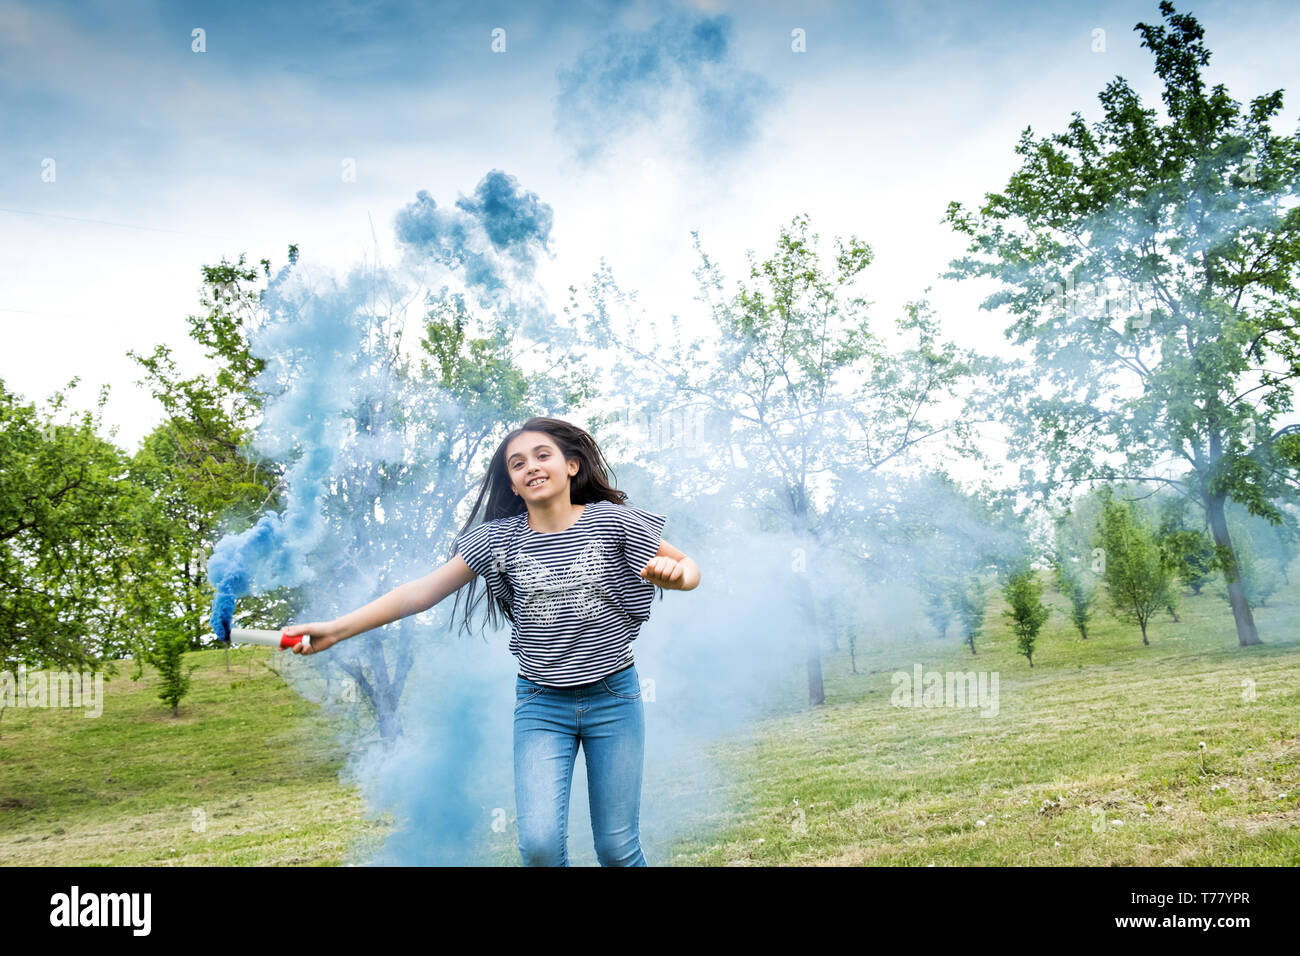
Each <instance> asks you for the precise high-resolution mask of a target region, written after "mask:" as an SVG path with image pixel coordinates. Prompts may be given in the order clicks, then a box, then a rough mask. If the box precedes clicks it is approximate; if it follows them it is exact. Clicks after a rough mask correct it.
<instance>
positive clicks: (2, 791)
mask: <svg viewBox="0 0 1300 956" xmlns="http://www.w3.org/2000/svg"><path fill="white" fill-rule="evenodd" d="M1212 592H1213V586H1211V587H1210V588H1207V589H1206V593H1205V594H1203V595H1202V596H1200V597H1191V596H1186V597H1185V600H1184V605H1183V607H1181V608H1180V611H1179V613H1180V616H1181V617H1182V622H1181V623H1174V622H1172V621H1171V620H1170V619H1169V616H1168V615H1167V614H1161V615H1159V616H1158V619H1157V620H1156V622H1155V623H1154V624H1153V625H1152V626H1151V628H1150V636H1151V646H1150V647H1144V646H1143V645H1142V641H1141V635H1140V634H1139V632H1138V630H1137V628H1136V627H1134V626H1130V625H1125V624H1121V623H1119V622H1117V621H1114V620H1112V619H1110V618H1109V617H1108V616H1107V615H1105V614H1104V613H1103V614H1100V615H1099V616H1098V619H1097V621H1096V623H1095V625H1094V627H1093V628H1091V629H1090V632H1089V638H1088V640H1086V641H1085V640H1081V639H1080V638H1079V636H1078V634H1077V633H1076V632H1073V630H1072V629H1071V627H1070V626H1069V624H1068V622H1067V621H1066V619H1065V618H1064V616H1063V614H1059V613H1058V614H1054V615H1053V617H1052V618H1051V619H1050V620H1049V622H1048V624H1047V625H1046V627H1045V628H1044V631H1043V633H1042V634H1041V635H1040V638H1039V644H1038V649H1037V650H1036V652H1035V654H1034V667H1033V668H1032V669H1031V668H1030V667H1029V665H1028V662H1027V661H1026V660H1025V658H1024V657H1023V656H1020V655H1018V654H1017V652H1016V649H1015V641H1014V639H1013V638H1012V636H1011V635H1010V633H1009V631H1008V630H1007V629H1006V627H1005V626H1004V624H1003V622H1002V619H1001V617H1000V614H1001V611H1002V610H1003V606H1002V605H1001V604H1000V603H998V602H996V601H995V602H994V603H993V604H991V606H990V608H989V617H988V622H989V623H988V626H987V634H986V636H985V637H984V638H982V639H981V640H980V641H979V642H978V644H977V647H978V650H979V653H978V654H977V655H975V656H972V655H971V654H970V652H969V650H967V649H965V647H964V645H959V644H958V643H957V640H958V638H957V637H956V636H955V633H954V634H953V635H952V636H949V637H947V638H945V639H942V640H940V639H938V638H936V637H934V636H933V635H932V634H930V635H917V636H914V637H911V638H906V637H905V638H904V639H902V640H900V641H899V642H897V643H894V644H892V645H888V646H881V645H879V644H877V643H876V641H875V638H874V637H873V636H872V635H870V634H866V633H864V634H862V635H861V636H860V637H859V641H858V644H859V649H858V655H857V673H853V672H852V671H851V668H850V662H849V655H848V650H847V648H841V649H840V650H839V651H836V652H829V651H828V652H827V653H826V654H825V656H824V658H823V669H824V674H825V681H826V698H827V703H826V704H825V705H824V706H822V707H820V708H816V709H809V708H807V707H806V706H802V704H801V700H802V698H804V697H805V696H806V692H805V690H804V686H805V685H804V681H805V677H804V675H803V673H802V672H795V673H791V674H790V675H789V677H788V679H787V680H786V681H785V682H784V683H783V684H782V685H781V686H776V687H773V688H771V691H770V693H771V699H772V701H773V707H772V709H771V711H770V713H769V714H768V716H767V717H766V718H764V719H763V720H762V721H761V723H760V724H759V725H758V726H757V727H755V728H754V730H753V732H752V734H750V735H748V736H747V737H746V738H745V739H743V740H733V741H725V742H719V743H717V744H715V745H714V746H713V748H712V756H713V759H715V760H716V761H717V762H718V763H719V765H720V766H721V767H722V768H723V774H722V776H723V777H724V778H725V779H728V780H730V781H731V783H730V785H729V789H728V792H726V793H725V794H724V795H723V797H722V799H721V800H713V801H709V802H708V803H709V805H710V806H712V807H715V808H716V807H718V806H720V807H721V808H722V809H720V810H718V809H714V810H711V811H709V812H707V813H704V814H701V816H700V818H699V819H697V820H695V821H693V822H692V823H690V824H689V825H684V826H686V827H687V829H686V835H685V836H683V837H681V838H679V839H678V840H677V841H676V843H675V845H673V846H672V847H671V849H670V850H669V851H667V852H665V853H662V854H658V855H655V856H654V858H652V860H651V862H654V863H665V862H666V863H672V864H676V865H699V864H706V865H764V864H795V865H825V864H830V865H842V864H902V865H919V866H925V865H929V864H935V865H940V866H943V865H961V864H978V865H1019V864H1060V865H1079V864H1084V865H1098V864H1099V865H1112V864H1114V865H1153V864H1155V865H1159V864H1183V865H1207V864H1226V865H1279V864H1282V865H1285V864H1292V865H1294V864H1296V863H1297V862H1300V827H1298V826H1297V824H1300V583H1297V584H1295V585H1293V586H1291V587H1290V588H1287V589H1284V590H1283V592H1281V593H1279V594H1277V595H1274V597H1273V598H1272V599H1271V600H1270V601H1269V604H1268V606H1267V607H1263V608H1259V609H1257V611H1256V621H1257V623H1258V625H1259V628H1260V632H1261V634H1263V635H1264V637H1265V640H1266V641H1267V642H1268V643H1266V644H1264V645H1261V646H1258V647H1252V648H1240V647H1238V646H1237V639H1236V635H1235V631H1234V629H1233V626H1232V618H1231V614H1230V613H1229V611H1228V608H1227V605H1226V603H1225V602H1223V601H1222V600H1221V599H1220V598H1218V597H1216V596H1214V594H1213V593H1212ZM1049 600H1050V601H1051V602H1052V603H1053V604H1054V605H1055V606H1056V607H1057V608H1058V609H1059V608H1063V607H1064V604H1063V602H1061V600H1060V598H1059V597H1058V596H1056V595H1055V594H1050V596H1049ZM867 646H870V650H869V651H867V650H864V647H867ZM230 657H231V662H232V663H231V670H230V671H229V672H227V670H226V667H225V663H224V655H223V653H222V652H220V651H204V652H198V653H193V654H189V655H187V660H188V661H189V662H192V663H197V664H198V665H199V667H198V670H196V671H195V672H194V684H193V688H192V690H191V692H190V695H189V696H188V697H186V698H185V700H183V701H182V703H181V708H180V717H179V718H173V717H172V716H171V712H170V709H169V708H167V707H166V706H165V705H163V704H162V703H161V702H160V701H158V699H157V697H156V694H157V678H156V676H155V675H154V674H153V673H152V671H149V670H148V669H147V673H146V676H145V677H144V678H143V679H142V680H141V681H139V682H132V681H131V680H130V678H129V673H130V668H131V665H130V664H129V663H127V664H125V665H123V669H122V673H121V675H120V676H118V677H116V678H114V679H113V680H111V681H106V682H105V685H104V692H105V697H106V700H105V703H104V708H103V715H102V716H101V717H98V718H96V719H87V718H86V717H85V716H84V714H83V712H82V711H80V710H75V709H58V708H49V709H27V708H10V709H8V710H6V711H5V712H4V714H3V717H2V718H0V863H4V864H7V865H96V864H104V865H114V866H118V865H170V864H182V865H261V866H265V865H294V864H308V865H332V864H339V863H345V862H361V861H363V860H364V859H365V858H366V852H367V849H368V848H370V847H373V846H374V845H376V844H377V843H378V842H379V841H382V839H383V837H384V835H385V833H386V832H387V829H386V827H387V821H379V822H372V821H369V820H367V819H366V818H365V816H364V809H365V808H364V806H363V804H362V801H361V799H360V797H359V795H358V794H357V793H356V792H354V791H352V790H350V789H346V788H344V787H342V786H340V783H339V776H338V774H339V770H340V768H341V767H342V765H343V761H344V759H345V757H346V754H344V753H343V752H341V751H339V750H338V748H337V745H336V744H335V742H334V741H335V739H336V736H335V733H334V730H333V728H332V727H331V726H329V725H328V724H327V723H326V719H325V718H324V717H323V716H322V711H321V710H320V709H319V708H318V707H317V706H316V705H315V704H314V703H312V702H310V701H307V700H304V699H303V698H301V697H299V696H298V695H296V694H295V693H294V692H293V691H291V690H290V689H289V688H288V687H287V686H286V685H285V683H284V682H283V681H282V680H281V678H280V676H279V675H278V674H277V673H276V672H275V670H274V669H272V668H273V667H282V666H286V664H285V663H284V658H278V659H274V662H273V663H271V664H270V666H268V662H272V661H273V659H272V657H271V652H270V651H269V650H266V649H262V648H244V649H240V650H237V651H235V652H232V653H231V655H230ZM916 662H920V663H921V664H922V665H923V667H924V668H925V670H926V671H929V670H931V669H935V670H940V671H968V670H972V669H982V670H987V671H996V672H997V673H998V675H999V699H998V713H997V715H996V716H994V717H982V716H980V711H979V709H978V708H947V707H921V708H906V707H896V706H893V705H892V704H891V701H890V697H891V693H892V691H893V684H892V683H891V680H890V677H891V674H893V673H894V672H895V671H905V672H907V673H909V674H910V673H911V671H912V666H913V664H914V663H916ZM301 663H304V662H294V663H291V664H289V665H288V666H296V665H297V664H301ZM1247 680H1248V681H1251V682H1253V684H1251V685H1250V687H1247V686H1243V681H1247ZM1251 688H1253V699H1248V698H1249V697H1250V696H1251V694H1250V693H1249V691H1250V689H1251ZM1201 742H1204V743H1205V745H1206V746H1205V749H1203V750H1202V749H1201V747H1200V746H1199V745H1200V743H1201ZM669 769H670V768H654V767H647V788H649V787H650V786H652V785H657V783H652V781H655V777H656V776H663V775H664V774H665V772H666V771H668V770H669ZM689 785H690V782H689V781H685V782H683V783H682V786H683V787H688V786H689ZM196 811H197V812H196ZM646 836H647V837H649V836H650V835H649V834H646ZM509 837H510V834H502V835H501V840H502V841H505V842H502V846H503V847H505V849H504V850H502V851H501V852H500V853H496V854H495V855H494V858H497V857H500V858H501V859H502V861H503V862H504V861H505V857H504V856H502V854H503V853H504V854H505V855H506V856H509V855H510V852H512V851H513V847H512V846H506V843H508V842H509V839H508V838H509ZM571 839H575V840H576V839H578V836H577V835H575V836H573V837H571ZM499 842H500V841H499ZM497 849H500V848H497ZM649 852H650V851H649V850H647V853H648V854H649Z"/></svg>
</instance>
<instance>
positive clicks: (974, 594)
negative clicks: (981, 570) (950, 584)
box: [952, 574, 988, 654]
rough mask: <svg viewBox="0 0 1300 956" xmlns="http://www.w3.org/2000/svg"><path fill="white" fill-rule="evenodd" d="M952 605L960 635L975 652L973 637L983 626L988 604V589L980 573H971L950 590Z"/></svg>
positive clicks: (978, 634) (972, 651)
mask: <svg viewBox="0 0 1300 956" xmlns="http://www.w3.org/2000/svg"><path fill="white" fill-rule="evenodd" d="M952 602H953V607H954V610H955V612H956V616H957V622H958V624H960V626H961V632H962V636H963V637H964V638H965V641H966V644H967V645H968V646H969V647H970V652H971V653H972V654H974V653H975V639H976V638H977V637H979V636H980V631H982V630H983V628H984V609H985V608H986V607H987V606H988V589H987V587H986V585H985V581H984V578H983V576H982V575H980V574H972V575H970V576H969V577H968V578H967V580H966V581H965V582H964V583H962V584H961V585H959V586H958V587H957V588H955V589H954V590H953V592H952Z"/></svg>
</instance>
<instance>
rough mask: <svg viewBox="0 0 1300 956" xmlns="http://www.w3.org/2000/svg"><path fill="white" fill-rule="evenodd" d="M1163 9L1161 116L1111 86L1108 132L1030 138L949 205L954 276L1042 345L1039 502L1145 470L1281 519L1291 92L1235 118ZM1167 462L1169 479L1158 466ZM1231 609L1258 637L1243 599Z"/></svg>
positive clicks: (1009, 410)
mask: <svg viewBox="0 0 1300 956" xmlns="http://www.w3.org/2000/svg"><path fill="white" fill-rule="evenodd" d="M1160 11H1161V14H1162V16H1163V17H1164V18H1165V19H1166V20H1167V21H1168V24H1169V27H1168V29H1166V28H1165V27H1163V26H1152V25H1148V24H1144V23H1139V24H1138V25H1137V29H1138V31H1139V32H1140V34H1141V36H1142V43H1143V46H1145V47H1147V48H1148V49H1150V50H1151V51H1152V53H1153V55H1154V58H1155V70H1156V73H1157V75H1158V76H1159V77H1160V79H1161V80H1162V81H1163V84H1164V89H1163V94H1162V95H1163V99H1164V104H1165V109H1166V113H1167V116H1168V121H1167V122H1162V121H1161V120H1160V118H1159V117H1158V115H1157V111H1156V110H1155V109H1154V108H1152V107H1148V106H1145V105H1144V104H1143V103H1142V101H1141V99H1140V98H1139V96H1138V94H1137V93H1136V92H1135V91H1134V90H1133V89H1132V88H1131V87H1130V86H1129V84H1128V82H1127V81H1126V80H1125V79H1123V78H1122V77H1116V78H1115V79H1114V80H1112V81H1111V82H1110V83H1109V84H1108V85H1107V86H1106V88H1105V89H1104V90H1103V91H1102V92H1101V94H1100V100H1101V105H1102V111H1103V116H1102V118H1101V120H1100V121H1098V122H1096V123H1094V124H1092V125H1089V124H1088V123H1086V122H1085V121H1084V119H1083V117H1082V116H1081V115H1080V114H1079V113H1077V112H1075V113H1074V114H1073V118H1072V120H1071V121H1070V122H1069V123H1068V124H1067V128H1066V130H1065V132H1062V133H1057V134H1052V135H1049V136H1047V137H1044V138H1036V137H1035V136H1034V134H1033V131H1032V130H1031V129H1029V128H1026V129H1025V131H1024V133H1023V134H1022V137H1021V140H1020V143H1019V144H1018V146H1017V148H1016V152H1017V154H1018V155H1019V156H1021V157H1022V159H1023V162H1022V165H1021V167H1020V169H1018V170H1017V171H1016V172H1015V173H1014V174H1012V176H1011V178H1010V181H1009V182H1008V183H1007V185H1006V187H1005V188H1004V189H1002V190H1001V191H999V192H992V193H987V194H986V197H985V202H984V204H983V205H982V206H981V207H980V208H979V210H978V211H975V212H973V211H970V210H967V209H965V208H963V206H962V205H961V204H960V203H958V202H952V203H950V204H949V207H948V214H947V221H948V222H949V223H950V224H951V225H952V227H953V228H954V229H955V230H956V231H958V232H960V233H962V234H964V235H966V236H968V237H969V239H970V245H969V247H968V254H967V255H966V256H965V257H963V258H960V259H957V260H954V262H953V263H952V269H951V270H950V271H949V272H948V273H947V275H948V276H949V277H953V278H967V277H986V278H993V279H995V280H998V281H999V282H1000V284H1001V287H1000V289H999V290H998V291H996V292H995V293H993V294H992V295H990V296H989V297H988V298H987V299H986V300H985V302H984V303H983V306H984V307H985V308H989V309H993V308H998V307H1001V306H1006V307H1007V308H1008V309H1009V310H1010V312H1011V314H1012V317H1013V318H1012V323H1011V325H1010V327H1009V328H1008V329H1007V336H1008V337H1010V338H1012V339H1013V341H1015V342H1016V343H1017V344H1022V345H1026V346H1028V347H1030V348H1032V350H1033V361H1032V364H1029V365H1026V366H1025V367H1023V368H1022V369H1021V370H1020V371H1019V372H1018V373H1016V374H1014V375H1011V376H1009V377H1008V382H1007V384H1006V387H1005V388H1003V389H1002V390H1001V394H1002V395H1003V396H1004V398H1005V402H1004V404H1005V409H1006V417H1007V421H1008V424H1010V426H1011V428H1012V432H1013V438H1012V441H1011V442H1010V454H1011V456H1012V458H1013V460H1016V459H1021V460H1024V461H1025V462H1035V461H1041V462H1043V463H1044V464H1045V466H1046V467H1045V468H1044V469H1043V471H1042V477H1041V479H1034V480H1030V481H1029V485H1030V490H1031V491H1032V492H1033V493H1035V494H1036V495H1041V496H1047V495H1049V494H1053V493H1060V492H1061V491H1062V489H1064V488H1066V487H1069V486H1073V485H1074V484H1077V483H1079V482H1098V481H1109V480H1113V479H1115V478H1118V477H1127V478H1136V479H1138V480H1144V481H1153V482H1161V483H1166V484H1173V485H1176V486H1177V487H1178V488H1179V489H1180V490H1181V491H1182V492H1183V493H1184V494H1185V495H1188V496H1190V497H1193V498H1195V499H1196V500H1197V501H1198V502H1200V504H1201V506H1202V507H1203V508H1205V510H1206V515H1207V517H1209V518H1210V519H1211V521H1212V522H1213V521H1215V520H1217V519H1216V518H1215V515H1216V514H1217V511H1218V509H1219V508H1220V507H1221V506H1222V503H1223V501H1224V500H1225V499H1229V500H1235V501H1238V502H1241V503H1243V504H1244V505H1246V506H1247V507H1248V509H1249V510H1250V511H1251V513H1252V514H1256V515H1260V516H1264V517H1266V518H1268V519H1269V520H1271V521H1278V520H1280V517H1281V515H1280V512H1279V510H1278V508H1277V506H1276V501H1277V499H1278V498H1279V497H1280V496H1282V495H1284V494H1287V493H1289V490H1294V488H1295V487H1296V480H1295V479H1296V469H1295V464H1296V461H1297V459H1298V456H1297V451H1296V444H1295V443H1294V442H1282V443H1280V444H1279V445H1278V446H1276V447H1275V445H1274V443H1273V441H1272V440H1271V438H1270V433H1271V432H1272V427H1273V426H1272V423H1273V422H1274V420H1275V419H1276V418H1277V416H1279V415H1280V414H1283V413H1285V412H1287V411H1288V410H1289V409H1290V408H1291V407H1292V404H1293V380H1294V379H1295V378H1296V377H1297V375H1298V374H1300V337H1298V336H1297V335H1296V334H1295V329H1296V328H1297V325H1300V288H1298V287H1297V276H1298V275H1300V270H1298V269H1297V267H1298V266H1300V207H1297V206H1296V205H1295V203H1294V197H1295V196H1296V194H1297V192H1300V137H1298V136H1295V135H1292V136H1279V135H1276V134H1274V132H1273V131H1272V130H1271V129H1270V125H1269V124H1270V122H1271V121H1272V120H1273V119H1274V118H1276V117H1277V116H1278V115H1279V113H1280V111H1281V109H1282V91H1281V90H1277V91H1275V92H1273V93H1269V94H1265V95H1261V96H1258V97H1256V98H1255V99H1253V100H1252V101H1251V102H1250V104H1249V107H1248V109H1246V110H1244V111H1243V110H1242V108H1241V105H1240V104H1239V103H1238V102H1236V101H1235V100H1233V99H1232V98H1231V97H1229V96H1228V94H1227V91H1226V90H1225V89H1224V87H1223V85H1222V84H1219V85H1216V86H1214V87H1213V88H1212V89H1207V87H1206V84H1205V82H1204V80H1203V78H1202V75H1201V68H1202V67H1204V66H1205V65H1206V64H1207V63H1208V62H1209V58H1210V52H1209V50H1208V49H1207V48H1206V47H1205V45H1204V43H1203V36H1204V31H1203V29H1202V28H1201V26H1200V24H1199V23H1198V22H1197V21H1196V19H1195V18H1194V17H1192V16H1190V15H1187V14H1178V13H1176V12H1175V10H1174V7H1173V5H1172V4H1170V3H1167V2H1164V3H1161V5H1160ZM1171 456H1172V457H1173V458H1174V459H1176V460H1178V461H1180V462H1182V463H1184V464H1185V472H1184V474H1183V475H1182V476H1180V477H1179V478H1177V479H1171V478H1169V477H1168V476H1167V475H1166V474H1164V473H1163V469H1157V468H1156V464H1157V463H1158V462H1160V461H1163V460H1166V459H1168V458H1170V457H1171ZM1117 459H1120V460H1118V461H1117ZM1157 471H1160V472H1161V473H1160V474H1157V473H1156V472H1157ZM1215 534H1216V540H1218V544H1219V545H1220V546H1221V547H1225V548H1228V549H1229V550H1230V549H1231V543H1230V541H1229V540H1226V539H1224V538H1223V537H1221V536H1220V532H1219V531H1216V532H1215ZM1224 534H1226V532H1225V533H1224ZM1231 564H1232V562H1231V561H1228V562H1226V563H1224V564H1223V567H1224V568H1225V571H1226V573H1227V574H1229V575H1230V574H1231V571H1230V570H1226V569H1230V568H1231ZM1233 609H1234V614H1235V615H1236V624H1237V631H1238V636H1239V640H1240V642H1241V643H1242V644H1251V643H1256V642H1257V641H1258V637H1257V635H1256V634H1255V626H1254V621H1253V619H1252V618H1251V616H1250V612H1249V608H1248V606H1247V605H1245V604H1244V603H1241V602H1235V601H1234V602H1233Z"/></svg>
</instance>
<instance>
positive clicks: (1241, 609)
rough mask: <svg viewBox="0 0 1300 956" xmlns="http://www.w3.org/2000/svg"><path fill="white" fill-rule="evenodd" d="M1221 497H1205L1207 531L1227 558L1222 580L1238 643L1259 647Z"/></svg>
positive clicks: (1242, 645) (1257, 634)
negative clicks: (1208, 527) (1226, 591)
mask: <svg viewBox="0 0 1300 956" xmlns="http://www.w3.org/2000/svg"><path fill="white" fill-rule="evenodd" d="M1223 500H1224V496H1223V495H1208V494H1207V495H1206V496H1205V513H1206V516H1207V517H1208V518H1209V521H1210V530H1211V531H1212V532H1213V533H1214V543H1215V544H1216V545H1218V546H1219V548H1220V549H1226V550H1223V551H1221V553H1222V554H1225V555H1226V556H1227V562H1228V567H1225V568H1223V579H1224V581H1225V582H1226V583H1227V585H1228V603H1229V604H1231V605H1232V618H1233V620H1234V621H1235V622H1236V624H1237V644H1238V646H1240V647H1248V646H1249V645H1251V644H1262V643H1263V641H1261V640H1260V639H1259V631H1257V630H1256V629H1255V615H1254V614H1252V613H1251V610H1250V602H1249V601H1247V600H1246V588H1245V587H1244V586H1243V585H1242V583H1241V572H1240V570H1239V569H1238V567H1237V552H1236V551H1234V550H1233V549H1232V540H1231V539H1230V538H1229V537H1228V520H1227V518H1226V517H1225V516H1224V513H1223Z"/></svg>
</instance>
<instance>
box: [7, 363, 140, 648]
mask: <svg viewBox="0 0 1300 956" xmlns="http://www.w3.org/2000/svg"><path fill="white" fill-rule="evenodd" d="M76 384H77V380H76V379H73V381H72V382H71V383H70V384H69V386H68V387H69V388H72V387H75V386H76ZM107 398H108V390H107V388H105V389H104V390H103V391H101V393H100V397H99V402H98V405H97V408H96V410H95V412H93V413H92V412H89V411H88V412H85V413H83V414H82V415H81V416H80V420H79V421H72V422H66V423H62V422H57V421H56V419H55V415H56V414H57V413H58V412H59V411H60V410H61V408H62V406H63V404H64V403H65V401H66V396H65V395H64V394H63V393H62V392H59V393H56V394H55V396H54V399H53V402H52V411H51V412H50V413H47V414H43V413H39V412H38V411H37V410H36V408H35V406H34V405H31V404H27V403H24V402H23V401H22V400H21V398H20V397H19V396H17V395H15V394H13V393H12V392H10V391H8V390H7V389H6V388H5V386H4V383H3V382H2V381H0V661H6V662H8V665H7V666H9V665H12V664H16V663H19V662H23V663H26V664H27V665H28V666H29V667H58V668H75V669H78V670H80V669H83V668H89V669H91V670H95V669H97V668H99V667H100V666H101V664H100V659H101V658H102V657H109V658H112V657H119V656H121V655H122V654H123V653H125V652H126V651H127V650H128V648H129V646H130V644H129V642H128V640H127V638H126V637H125V634H127V633H128V632H129V630H130V628H129V627H128V626H127V621H128V620H129V619H128V618H127V616H126V614H125V607H124V604H123V602H122V600H121V591H122V585H121V582H122V581H123V580H129V579H130V577H131V568H132V566H133V564H134V562H135V559H136V555H135V552H134V545H135V541H136V536H135V529H136V521H137V518H138V515H139V514H140V512H141V511H143V510H145V509H147V506H148V503H147V500H146V499H145V498H144V496H143V494H142V492H141V490H140V489H138V488H137V487H135V486H134V485H133V484H132V483H131V482H130V481H129V477H128V476H129V471H128V460H127V458H126V456H124V455H123V454H122V453H121V452H120V451H119V450H118V449H117V447H116V446H114V445H113V443H112V442H110V441H107V440H105V439H103V438H100V437H99V436H98V434H97V433H96V432H97V429H98V427H99V424H100V422H99V415H100V413H101V412H102V409H103V405H104V403H105V402H106V401H107Z"/></svg>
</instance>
